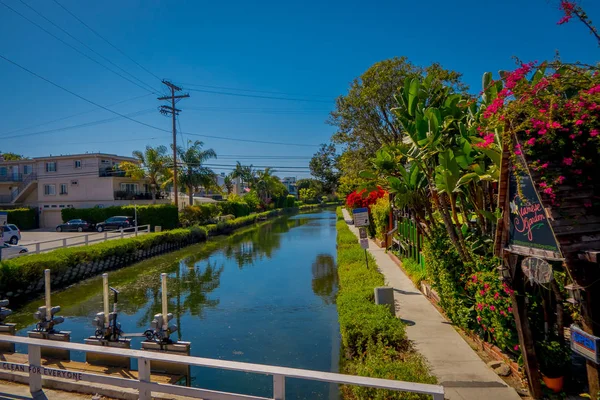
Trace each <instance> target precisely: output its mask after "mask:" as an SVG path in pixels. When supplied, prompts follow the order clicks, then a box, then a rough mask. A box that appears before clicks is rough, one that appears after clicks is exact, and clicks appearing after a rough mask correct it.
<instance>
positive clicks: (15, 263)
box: [0, 227, 208, 293]
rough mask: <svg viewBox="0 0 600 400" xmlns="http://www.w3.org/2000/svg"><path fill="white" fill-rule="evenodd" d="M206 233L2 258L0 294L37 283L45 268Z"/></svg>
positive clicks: (56, 269) (177, 232) (178, 232)
mask: <svg viewBox="0 0 600 400" xmlns="http://www.w3.org/2000/svg"><path fill="white" fill-rule="evenodd" d="M207 236H208V234H207V230H206V229H205V228H202V227H192V228H189V229H172V230H169V231H164V232H158V233H149V234H147V235H141V236H137V237H133V238H126V239H115V240H109V241H106V242H102V243H97V244H93V245H89V246H80V247H69V248H64V249H58V250H54V251H51V252H49V253H42V254H31V255H28V256H25V257H19V258H15V259H13V260H7V261H3V262H0V293H6V292H8V291H12V292H14V291H17V290H19V289H23V290H24V289H25V288H27V286H29V284H30V283H32V282H37V281H38V280H39V279H40V278H41V277H42V276H43V274H44V269H46V268H49V269H51V270H52V273H53V274H60V273H62V272H64V271H68V270H69V269H71V268H74V267H75V266H76V265H78V264H80V263H87V262H92V261H96V260H101V259H105V258H107V257H111V256H114V255H119V256H124V255H128V254H134V253H135V252H137V251H138V250H141V249H150V248H151V247H153V246H155V245H158V244H165V243H179V242H182V241H185V240H191V241H193V242H200V241H203V240H206V238H207Z"/></svg>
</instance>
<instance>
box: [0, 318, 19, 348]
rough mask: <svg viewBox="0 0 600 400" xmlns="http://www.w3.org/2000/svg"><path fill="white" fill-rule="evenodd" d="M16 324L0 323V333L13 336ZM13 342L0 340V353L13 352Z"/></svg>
mask: <svg viewBox="0 0 600 400" xmlns="http://www.w3.org/2000/svg"><path fill="white" fill-rule="evenodd" d="M16 326H17V324H2V325H0V335H9V336H15V331H16V329H15V327H16ZM14 352H15V344H14V343H6V342H0V353H14Z"/></svg>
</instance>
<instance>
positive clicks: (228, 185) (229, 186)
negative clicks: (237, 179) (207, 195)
mask: <svg viewBox="0 0 600 400" xmlns="http://www.w3.org/2000/svg"><path fill="white" fill-rule="evenodd" d="M233 179H234V178H232V177H231V174H228V175H225V178H223V185H225V190H226V191H227V196H230V195H231V192H233Z"/></svg>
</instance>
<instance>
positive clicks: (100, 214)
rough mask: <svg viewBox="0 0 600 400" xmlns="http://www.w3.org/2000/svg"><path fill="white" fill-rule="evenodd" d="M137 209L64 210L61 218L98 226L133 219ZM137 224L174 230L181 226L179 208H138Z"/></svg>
mask: <svg viewBox="0 0 600 400" xmlns="http://www.w3.org/2000/svg"><path fill="white" fill-rule="evenodd" d="M135 208H136V207H135V206H111V207H105V208H99V207H93V208H63V209H62V210H61V216H62V219H63V221H69V220H71V219H83V220H86V221H88V222H91V223H94V224H96V223H98V222H103V221H105V220H107V219H108V218H110V217H114V216H118V215H123V216H128V217H133V216H134V215H135ZM137 223H138V225H150V226H151V227H152V228H154V227H155V226H160V227H162V228H163V229H174V228H177V227H178V226H179V213H178V211H177V207H176V206H174V205H172V204H152V205H143V206H137Z"/></svg>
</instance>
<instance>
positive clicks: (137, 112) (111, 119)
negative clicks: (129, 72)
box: [2, 108, 155, 139]
mask: <svg viewBox="0 0 600 400" xmlns="http://www.w3.org/2000/svg"><path fill="white" fill-rule="evenodd" d="M154 111H155V109H154V108H150V109H146V110H141V111H136V112H133V113H129V114H126V115H127V116H138V115H143V114H148V113H150V112H154ZM119 119H121V117H112V118H106V119H101V120H98V121H92V122H85V123H83V124H77V125H71V126H65V127H62V128H55V129H48V130H45V131H40V132H33V133H25V134H21V135H13V136H6V137H3V138H2V139H15V138H22V137H28V136H37V135H43V134H46V133H53V132H62V131H68V130H71V129H77V128H85V127H88V126H95V125H101V124H105V123H108V122H113V121H116V120H119Z"/></svg>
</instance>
